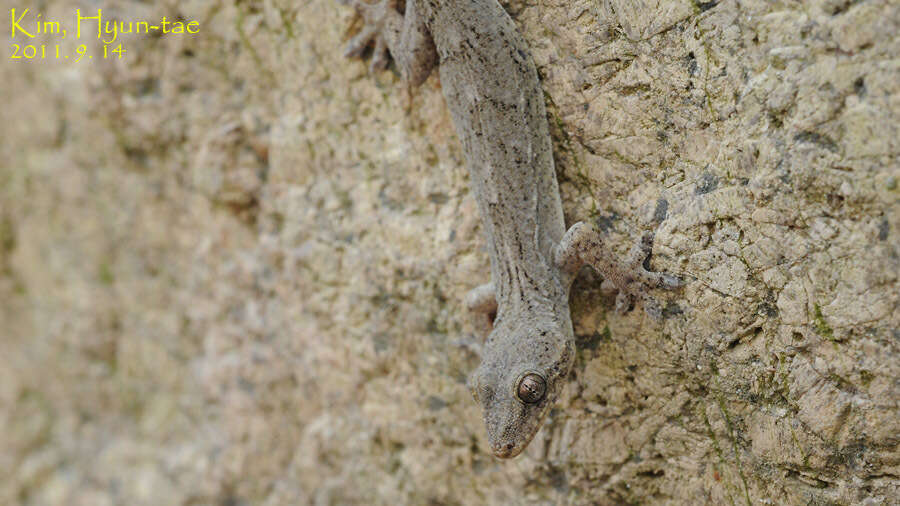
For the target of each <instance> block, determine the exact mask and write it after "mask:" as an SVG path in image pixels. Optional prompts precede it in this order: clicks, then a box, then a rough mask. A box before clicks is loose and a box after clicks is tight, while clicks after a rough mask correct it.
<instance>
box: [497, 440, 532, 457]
mask: <svg viewBox="0 0 900 506" xmlns="http://www.w3.org/2000/svg"><path fill="white" fill-rule="evenodd" d="M524 448H525V446H519V447H518V448H517V447H516V445H514V444H513V443H494V444H492V445H491V451H493V452H494V456H496V457H499V458H501V459H511V458H513V457H515V456H516V455H518V454H520V453H522V449H524Z"/></svg>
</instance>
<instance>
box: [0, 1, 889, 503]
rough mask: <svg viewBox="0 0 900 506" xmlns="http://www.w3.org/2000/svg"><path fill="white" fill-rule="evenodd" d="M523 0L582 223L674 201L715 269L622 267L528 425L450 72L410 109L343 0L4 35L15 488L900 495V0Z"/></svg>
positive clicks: (674, 251)
mask: <svg viewBox="0 0 900 506" xmlns="http://www.w3.org/2000/svg"><path fill="white" fill-rule="evenodd" d="M46 4H47V6H46V10H45V11H44V17H45V18H47V19H51V18H59V19H67V18H71V17H72V16H73V15H74V7H72V6H71V5H68V4H63V3H62V2H46ZM657 4H659V5H657ZM505 7H507V8H508V10H509V12H510V13H511V14H512V16H513V19H514V20H515V21H516V23H517V25H518V26H519V29H520V30H521V32H522V34H523V36H524V37H525V39H526V40H527V41H528V43H529V45H530V46H531V49H532V52H533V54H534V57H535V60H536V63H537V66H538V69H539V73H540V74H541V78H542V85H543V87H544V91H545V94H546V99H547V106H548V114H549V119H550V123H551V128H552V130H553V132H552V133H553V136H554V155H555V158H556V165H557V172H558V174H557V176H558V180H559V182H560V188H561V191H562V195H563V205H564V210H565V214H566V222H567V224H571V223H574V222H576V221H578V220H591V221H593V222H595V223H597V224H598V225H599V226H600V227H601V228H602V229H604V230H606V231H608V234H609V239H608V241H609V243H610V244H611V245H613V246H614V247H616V248H618V249H620V250H621V253H622V254H623V255H624V254H625V253H626V251H627V250H628V248H629V246H630V245H631V243H632V240H633V238H634V237H637V234H638V233H639V232H641V231H645V230H652V229H655V228H657V227H658V231H657V233H656V237H655V244H654V253H653V256H652V257H651V263H652V267H653V268H654V269H655V270H664V271H668V272H672V273H677V274H680V275H682V276H683V277H684V278H685V279H686V281H687V285H686V287H685V288H684V289H683V290H682V291H681V292H678V293H674V294H666V293H660V294H659V296H660V298H662V299H664V300H665V303H664V306H665V307H664V319H663V320H662V321H661V322H654V321H652V320H650V319H649V318H647V317H646V316H645V315H644V314H643V313H642V312H640V311H633V312H630V313H627V314H624V315H622V314H617V313H615V312H614V311H613V307H614V299H615V297H614V295H612V294H608V293H605V292H604V291H603V290H601V289H600V284H601V280H600V279H599V278H597V277H596V276H594V275H592V274H591V273H589V272H585V273H584V274H583V275H582V277H581V278H579V279H578V281H576V287H575V290H574V294H573V296H572V299H571V305H572V307H573V321H574V325H575V332H576V335H577V340H578V343H577V344H578V358H577V360H576V364H575V367H574V371H573V373H572V375H571V378H570V380H569V382H568V385H567V387H566V389H565V390H564V392H563V394H562V397H561V399H560V402H559V403H558V405H557V409H556V410H555V411H554V412H553V413H552V415H551V418H550V420H549V421H548V423H547V426H546V427H545V428H544V429H543V430H542V431H541V432H540V433H539V434H538V436H537V437H536V438H535V441H534V442H533V443H532V444H531V446H530V447H529V448H528V450H527V451H526V452H525V454H523V455H522V456H520V457H518V458H517V459H515V460H513V461H510V462H504V461H499V460H496V459H494V458H493V457H491V456H490V452H489V450H488V448H487V445H486V441H485V440H484V436H483V433H482V427H481V421H480V418H479V412H478V408H477V406H476V405H475V403H474V402H472V400H471V398H470V397H469V393H468V391H467V390H466V387H465V379H466V375H467V374H468V373H469V372H470V371H471V370H472V369H473V368H474V367H475V366H476V365H477V359H476V357H475V356H473V355H472V354H471V353H470V352H468V351H467V349H466V348H465V347H460V346H459V345H458V343H459V342H460V341H461V340H465V339H467V338H476V339H477V337H478V336H480V335H481V334H482V333H483V330H484V329H483V325H480V324H479V323H480V322H474V321H471V320H470V317H469V316H468V314H467V312H466V310H465V307H464V300H463V298H464V294H465V293H466V291H467V290H469V289H471V288H473V287H475V286H477V285H480V284H481V283H483V282H485V281H486V280H487V276H488V272H489V267H488V260H487V254H486V252H485V251H484V249H483V247H484V239H483V237H482V234H481V230H480V219H479V216H478V214H477V210H476V207H475V203H474V201H473V198H472V196H471V194H470V191H469V185H468V181H467V174H466V171H465V167H464V164H463V157H462V153H461V151H460V148H459V144H458V141H457V139H456V137H455V134H454V130H453V126H452V124H451V121H450V117H449V114H448V112H447V110H446V107H445V105H444V104H443V99H442V97H441V93H440V83H439V82H438V79H437V78H436V77H435V76H432V77H431V78H429V80H428V81H426V82H425V84H424V86H423V87H422V88H421V89H420V91H418V92H417V93H416V94H414V95H413V96H412V101H411V104H410V105H409V107H408V108H406V107H405V104H404V100H405V97H404V93H405V90H404V89H403V86H402V83H401V82H400V80H399V78H398V76H397V75H396V73H395V72H391V71H388V72H383V73H380V74H377V75H376V76H375V78H374V79H372V78H371V77H370V76H369V75H367V70H366V67H365V64H362V63H359V62H352V61H346V60H344V59H342V58H341V49H342V43H343V41H345V40H346V39H347V37H348V33H347V32H348V27H352V26H353V21H352V14H351V12H350V10H349V9H344V8H341V7H340V6H339V5H336V4H333V3H332V2H329V1H326V0H316V1H310V2H289V1H287V0H271V1H265V2H263V1H256V2H254V1H251V2H234V1H227V0H226V1H222V2H216V3H214V4H210V3H208V2H182V3H179V4H178V5H174V4H172V5H168V6H152V7H148V6H147V4H145V3H142V2H123V3H121V8H120V9H121V11H120V12H118V13H117V15H121V16H122V18H123V20H124V21H128V20H129V19H128V18H133V20H134V21H138V20H144V19H155V18H159V17H161V16H162V15H166V16H171V19H175V17H176V16H180V17H182V18H183V19H184V20H186V21H193V20H197V21H200V30H201V31H200V33H199V34H197V35H196V36H190V37H188V36H184V37H170V36H163V37H144V36H133V37H131V38H127V39H125V40H124V43H125V44H126V47H127V49H128V53H127V54H126V56H125V58H124V59H123V60H121V61H117V60H115V61H114V60H105V61H103V60H102V59H98V60H97V61H91V62H79V64H74V63H68V62H49V61H29V62H19V61H12V60H9V59H6V60H4V62H5V63H4V64H3V65H2V66H0V77H2V79H3V82H4V88H3V94H4V95H3V96H4V98H5V99H6V100H4V110H5V111H7V112H8V113H9V117H10V118H17V120H16V121H8V122H5V123H4V124H3V125H2V126H0V159H2V160H4V163H2V164H0V298H2V300H3V303H2V304H0V356H2V357H4V359H3V367H0V408H2V409H0V424H2V426H3V427H4V430H2V431H0V475H2V476H4V477H8V478H7V479H4V480H0V503H2V504H18V503H23V504H77V503H91V504H104V503H127V504H184V503H190V502H192V501H193V502H194V503H197V504H208V503H221V504H272V505H274V504H296V503H301V504H363V503H365V504H370V503H374V504H422V503H426V502H429V501H431V502H433V503H439V504H443V503H446V504H478V503H487V504H510V503H519V504H521V503H536V504H547V503H551V504H622V503H634V504H748V505H749V504H754V505H755V504H848V505H849V504H873V505H874V504H891V503H892V501H896V499H895V498H896V497H898V496H900V482H898V480H900V455H898V452H897V445H898V436H897V435H898V434H900V409H898V403H900V351H898V342H900V332H898V330H897V329H898V328H900V311H898V297H900V282H898V272H900V241H898V239H897V237H898V233H900V232H898V227H900V205H898V202H900V189H898V181H897V180H898V178H900V146H898V138H900V136H898V123H900V121H898V117H900V63H898V61H897V54H898V53H900V39H898V38H897V37H896V33H897V30H898V19H900V7H898V6H897V5H896V2H890V1H887V0H882V1H875V0H868V1H863V2H849V1H840V0H838V1H816V2H803V3H802V5H801V4H798V3H787V4H784V3H781V4H780V3H772V2H768V1H763V0H759V1H740V2H738V1H722V2H708V3H703V2H681V1H673V2H649V1H643V0H640V1H638V0H630V1H625V0H606V1H601V2H596V1H590V2H588V1H579V0H576V1H574V2H573V1H565V2H562V1H560V2H555V1H541V2H522V1H518V0H516V1H512V2H510V3H508V4H505ZM104 12H105V11H104ZM350 31H352V28H350ZM120 37H122V35H120ZM48 43H52V42H50V41H48ZM65 43H67V44H68V43H73V41H66V42H65Z"/></svg>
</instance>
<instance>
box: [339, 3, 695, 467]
mask: <svg viewBox="0 0 900 506" xmlns="http://www.w3.org/2000/svg"><path fill="white" fill-rule="evenodd" d="M352 3H353V5H354V6H355V7H356V9H357V10H358V11H359V12H360V14H361V15H362V17H363V19H364V21H365V26H364V28H363V29H362V31H361V32H360V34H359V35H358V36H356V37H355V38H354V39H353V40H352V41H351V42H350V45H349V48H348V51H347V53H348V55H350V56H358V55H360V54H362V52H363V50H364V49H365V48H366V47H368V46H370V45H371V43H372V42H374V44H375V46H374V47H375V52H374V55H373V58H372V66H373V67H374V68H379V67H381V68H383V67H384V66H385V65H386V63H387V53H388V52H389V53H390V55H391V56H392V57H393V58H394V60H395V61H396V63H397V66H398V68H399V69H400V70H401V72H402V73H403V76H404V78H405V80H406V81H407V83H409V84H410V85H411V86H416V85H418V84H421V83H422V82H423V81H424V80H425V79H426V78H427V77H428V75H429V73H430V72H431V70H432V69H433V68H434V67H435V66H437V67H438V68H439V72H440V78H441V86H442V88H443V92H444V97H445V98H446V101H447V106H448V107H449V109H450V112H451V114H452V117H453V123H454V125H455V127H456V131H457V134H458V135H459V138H460V141H461V143H462V147H463V151H464V153H465V156H466V161H467V164H468V168H469V174H470V178H471V185H472V188H473V191H474V194H475V199H476V200H477V202H478V208H479V211H480V212H481V216H482V220H483V224H484V230H485V233H486V236H487V242H488V250H489V252H490V258H491V276H492V277H491V279H492V283H490V284H488V285H485V286H482V287H478V288H476V289H475V290H473V291H472V292H471V293H470V294H469V296H468V297H467V304H468V306H469V307H470V308H471V309H473V310H476V311H480V312H485V313H494V312H496V316H495V318H494V321H493V330H492V331H491V333H490V335H489V336H488V338H487V340H486V341H485V344H484V347H483V351H482V357H481V358H482V362H481V365H480V366H479V367H478V369H477V370H476V371H475V372H474V373H473V375H472V377H471V379H470V382H469V383H470V387H471V388H472V392H473V395H474V397H475V399H476V401H478V403H479V404H480V405H481V407H482V409H483V413H484V422H485V426H486V428H487V433H488V440H489V442H490V445H491V449H492V451H493V453H494V454H495V455H496V456H498V457H504V458H507V457H514V456H516V455H518V454H519V453H521V452H522V450H523V449H524V448H525V447H526V446H527V445H528V443H529V442H530V441H531V439H532V438H533V437H534V435H535V433H537V431H538V429H540V427H541V424H542V423H543V420H544V418H545V417H546V415H547V413H548V412H549V411H550V408H551V407H552V406H553V404H554V402H555V400H556V398H557V397H558V395H559V392H560V390H561V389H562V387H563V385H564V384H565V381H566V377H567V376H568V374H569V370H570V369H571V366H572V362H573V359H574V357H575V339H574V335H573V331H572V321H571V317H570V315H569V303H568V297H569V295H568V294H569V287H570V285H571V283H572V280H573V278H574V277H575V274H576V272H577V271H578V269H579V268H580V267H581V266H582V265H584V264H585V263H587V264H590V265H592V266H594V267H595V268H596V269H598V270H599V271H600V272H601V273H602V274H603V275H604V278H605V280H606V281H608V282H611V283H612V284H614V285H615V286H616V287H617V288H618V289H619V299H618V300H617V306H619V307H620V308H625V307H627V306H629V305H630V300H631V298H632V297H633V296H635V295H640V296H642V298H643V299H644V306H645V309H646V310H647V311H648V312H649V313H651V314H654V315H656V316H658V314H659V306H658V305H657V304H656V303H655V301H653V299H651V298H649V297H647V296H645V295H642V293H643V291H644V286H645V285H651V286H664V287H672V286H675V285H676V284H677V280H675V279H674V278H672V277H669V276H665V275H662V274H658V273H654V272H648V271H646V270H644V268H643V267H642V265H641V263H642V261H643V260H644V259H645V258H646V257H647V255H648V254H649V249H650V236H649V235H648V236H645V237H644V238H643V240H642V241H641V243H640V244H639V245H638V246H637V247H636V248H635V249H634V250H633V251H632V254H631V255H630V258H629V259H628V261H626V262H625V263H620V262H617V261H615V260H614V259H611V258H609V254H608V253H605V252H607V251H608V250H607V249H606V248H604V245H603V241H602V238H601V236H600V235H599V234H598V233H597V231H596V230H595V229H594V228H593V227H592V226H590V225H588V224H585V223H577V224H575V225H574V226H573V227H572V228H571V229H569V231H566V229H565V223H564V220H563V212H562V204H561V201H560V197H559V189H558V187H557V182H556V173H555V170H554V167H553V152H552V145H551V141H550V133H549V129H548V126H547V119H546V114H545V110H544V99H543V92H542V90H541V87H540V82H539V80H538V75H537V70H536V69H535V66H534V62H533V61H532V59H531V55H530V53H529V51H528V46H527V45H526V43H525V40H524V39H523V38H522V37H521V35H520V34H519V32H518V31H517V30H516V27H515V25H514V23H513V21H512V20H511V19H510V17H509V16H508V15H507V14H506V12H505V11H504V10H503V8H502V7H501V6H500V4H499V3H497V0H407V2H406V5H405V12H404V13H402V14H401V12H400V11H399V10H398V5H397V2H396V0H393V1H392V0H383V1H381V2H379V3H377V4H368V3H365V2H362V1H361V0H352ZM529 373H533V374H537V375H539V376H540V377H541V378H542V379H543V380H544V382H545V383H546V392H545V393H544V395H543V397H542V398H541V400H539V401H537V402H530V403H526V402H524V401H523V400H521V399H520V398H519V396H518V395H517V391H518V388H519V382H520V381H521V379H522V377H523V376H525V375H526V374H529ZM532 384H533V383H532Z"/></svg>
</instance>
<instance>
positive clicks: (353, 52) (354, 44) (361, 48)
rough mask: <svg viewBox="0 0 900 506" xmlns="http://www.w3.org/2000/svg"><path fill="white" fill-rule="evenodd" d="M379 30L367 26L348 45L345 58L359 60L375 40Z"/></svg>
mask: <svg viewBox="0 0 900 506" xmlns="http://www.w3.org/2000/svg"><path fill="white" fill-rule="evenodd" d="M377 31H378V29H377V28H375V27H373V26H366V27H364V28H363V29H362V31H361V32H359V33H358V34H356V36H355V37H353V38H352V39H350V42H348V43H347V49H345V50H344V56H345V57H347V58H359V57H361V56H362V54H363V52H365V50H366V48H367V47H369V44H370V43H371V42H372V40H373V39H374V38H375V35H376V33H377Z"/></svg>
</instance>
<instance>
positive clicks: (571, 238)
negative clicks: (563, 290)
mask: <svg viewBox="0 0 900 506" xmlns="http://www.w3.org/2000/svg"><path fill="white" fill-rule="evenodd" d="M652 247H653V234H651V233H646V234H644V235H643V236H642V237H641V240H640V241H639V242H638V243H637V244H635V245H634V247H632V248H631V251H630V252H629V254H628V256H627V258H626V260H625V261H624V262H622V261H620V260H618V259H617V258H614V257H613V255H612V253H611V252H610V250H609V249H608V248H606V247H605V245H604V241H603V236H602V235H601V234H600V232H599V231H598V230H597V229H596V228H595V227H594V226H593V225H590V224H588V223H585V222H583V221H581V222H578V223H576V224H574V225H572V227H571V228H569V230H567V231H566V233H565V235H564V236H563V238H562V240H560V242H559V244H558V245H557V246H556V247H555V248H554V251H553V258H554V262H555V263H556V266H557V267H559V268H560V269H562V270H563V271H565V272H567V273H569V275H570V276H572V277H574V275H575V273H576V272H578V269H580V268H581V266H582V265H585V264H587V265H590V266H591V267H593V268H594V269H595V270H596V271H598V272H599V273H600V274H601V275H603V281H604V283H607V284H612V285H613V286H615V287H616V288H617V289H618V290H619V294H618V296H617V297H616V310H617V311H620V312H622V311H625V310H627V309H628V308H629V307H630V306H631V304H632V302H633V301H634V299H635V298H640V299H641V300H642V301H643V304H644V311H645V312H646V313H647V314H649V315H650V316H651V317H653V318H655V319H660V318H662V308H660V305H659V302H657V301H656V299H654V298H653V297H652V296H651V295H650V294H649V293H647V289H648V288H664V289H674V288H677V287H679V286H681V280H680V279H678V278H677V277H675V276H672V275H670V274H665V273H662V272H653V271H648V270H647V269H645V268H644V261H645V260H646V259H647V258H648V257H649V256H650V251H651V249H652Z"/></svg>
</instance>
